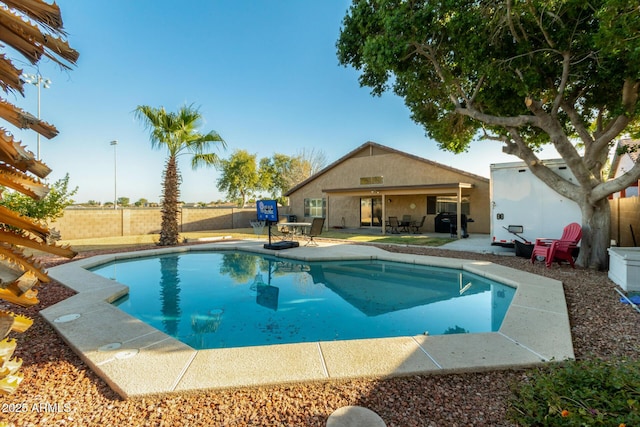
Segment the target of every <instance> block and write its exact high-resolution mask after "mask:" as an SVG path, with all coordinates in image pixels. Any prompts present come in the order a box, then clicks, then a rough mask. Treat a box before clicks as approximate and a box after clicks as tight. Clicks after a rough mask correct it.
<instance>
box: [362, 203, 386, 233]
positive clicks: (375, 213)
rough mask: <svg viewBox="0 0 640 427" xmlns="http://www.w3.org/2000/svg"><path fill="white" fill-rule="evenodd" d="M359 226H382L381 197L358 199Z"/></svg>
mask: <svg viewBox="0 0 640 427" xmlns="http://www.w3.org/2000/svg"><path fill="white" fill-rule="evenodd" d="M360 226H361V227H367V226H368V227H381V226H382V197H366V198H365V197H363V198H361V199H360Z"/></svg>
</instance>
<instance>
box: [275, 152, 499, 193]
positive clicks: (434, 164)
mask: <svg viewBox="0 0 640 427" xmlns="http://www.w3.org/2000/svg"><path fill="white" fill-rule="evenodd" d="M371 148H375V149H378V150H382V151H387V152H389V153H391V154H399V155H401V156H404V157H407V158H410V159H413V160H417V161H419V162H422V163H425V165H427V166H430V167H438V168H442V169H447V170H449V171H452V172H455V173H459V174H462V175H466V176H468V177H470V178H473V179H474V180H478V181H485V182H487V183H488V182H489V179H488V178H485V177H483V176H480V175H475V174H472V173H470V172H466V171H463V170H460V169H456V168H452V167H451V166H447V165H443V164H441V163H437V162H434V161H433V160H429V159H425V158H423V157H420V156H416V155H413V154H409V153H407V152H404V151H400V150H396V149H395V148H391V147H387V146H386V145H382V144H378V143H376V142H372V141H367V142H365V143H364V144H362V145H361V146H359V147H358V148H356V149H354V150H352V151H350V152H349V153H347V154H345V155H344V156H342V157H340V158H339V159H338V160H336V161H335V162H333V163H331V164H330V165H329V166H327V167H325V168H324V169H322V170H321V171H320V172H318V173H316V174H315V175H312V176H310V177H309V178H307V179H305V180H304V181H302V182H301V183H299V184H298V185H296V186H295V187H293V188H291V189H290V190H289V191H287V192H286V193H285V194H284V195H285V196H289V195H290V194H292V193H294V192H296V191H298V190H299V189H300V188H302V187H304V186H305V185H307V184H308V183H309V182H311V181H313V180H315V179H317V178H318V177H320V176H322V175H324V174H326V173H328V172H329V171H331V170H332V169H334V168H335V167H336V166H338V165H340V164H341V163H344V162H345V161H346V160H348V159H350V158H352V157H356V155H357V154H358V153H360V152H362V151H363V150H366V149H371Z"/></svg>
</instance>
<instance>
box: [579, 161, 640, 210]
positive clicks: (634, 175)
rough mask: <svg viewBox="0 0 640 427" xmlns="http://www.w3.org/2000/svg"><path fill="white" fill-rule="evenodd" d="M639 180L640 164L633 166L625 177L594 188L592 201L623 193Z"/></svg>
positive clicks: (591, 196)
mask: <svg viewBox="0 0 640 427" xmlns="http://www.w3.org/2000/svg"><path fill="white" fill-rule="evenodd" d="M638 179H640V162H637V163H636V164H635V165H633V167H632V168H631V169H629V171H627V172H626V173H625V174H624V175H620V176H619V177H617V178H616V179H612V180H610V181H605V182H603V183H601V184H600V185H597V186H596V187H594V188H593V190H592V191H591V195H590V201H591V202H597V201H598V200H601V199H604V198H605V197H608V196H609V195H610V194H612V193H615V192H616V191H621V190H623V189H625V188H627V187H629V186H630V185H631V184H634V183H636V182H637V181H638Z"/></svg>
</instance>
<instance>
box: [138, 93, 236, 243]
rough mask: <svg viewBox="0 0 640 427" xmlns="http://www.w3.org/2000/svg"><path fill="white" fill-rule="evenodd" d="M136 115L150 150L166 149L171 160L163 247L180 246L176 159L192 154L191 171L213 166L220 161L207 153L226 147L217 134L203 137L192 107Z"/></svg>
mask: <svg viewBox="0 0 640 427" xmlns="http://www.w3.org/2000/svg"><path fill="white" fill-rule="evenodd" d="M134 114H135V116H136V118H137V119H138V120H140V121H141V122H142V123H143V124H144V125H145V127H146V128H147V129H148V130H149V138H150V139H151V147H153V148H161V147H162V146H166V147H167V152H168V154H169V157H168V158H167V162H166V164H165V169H164V173H163V179H164V182H163V198H162V226H161V231H160V242H159V243H158V244H159V245H160V246H172V245H177V244H178V200H179V197H180V171H179V170H178V162H177V158H178V155H180V154H191V155H192V158H191V167H192V168H193V169H197V168H198V167H199V166H202V165H205V166H214V165H216V164H217V163H218V162H219V161H220V158H219V157H218V155H217V154H215V153H208V152H207V151H208V150H210V149H211V148H213V146H214V145H215V144H216V143H218V144H220V145H221V146H222V147H223V148H226V146H227V145H226V143H225V141H224V140H223V139H222V137H221V136H220V135H218V133H217V132H215V131H210V132H209V133H206V134H202V133H200V132H199V131H198V128H199V126H200V124H201V122H202V115H201V114H200V112H199V111H198V109H197V108H194V107H193V105H189V106H186V105H185V106H183V107H181V108H180V110H178V112H177V113H172V112H167V111H166V110H165V109H164V107H160V108H153V107H149V106H146V105H139V106H138V107H136V109H135V111H134Z"/></svg>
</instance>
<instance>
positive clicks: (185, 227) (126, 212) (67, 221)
mask: <svg viewBox="0 0 640 427" xmlns="http://www.w3.org/2000/svg"><path fill="white" fill-rule="evenodd" d="M255 218H256V211H255V208H247V209H239V208H228V207H225V208H183V209H182V211H181V213H180V214H179V216H178V221H179V224H180V227H181V228H180V231H182V232H189V231H206V230H223V229H233V228H248V227H250V226H251V225H250V223H249V222H250V221H251V220H253V219H255ZM161 222H162V212H161V211H160V208H130V209H129V208H126V209H100V208H97V209H96V208H84V209H75V208H73V209H65V211H64V216H63V217H62V218H60V219H58V220H57V221H54V222H52V223H51V224H49V228H54V229H56V230H58V231H59V232H60V236H61V238H62V239H64V240H72V239H89V238H96V237H114V236H135V235H141V234H156V233H159V232H160V225H161Z"/></svg>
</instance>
